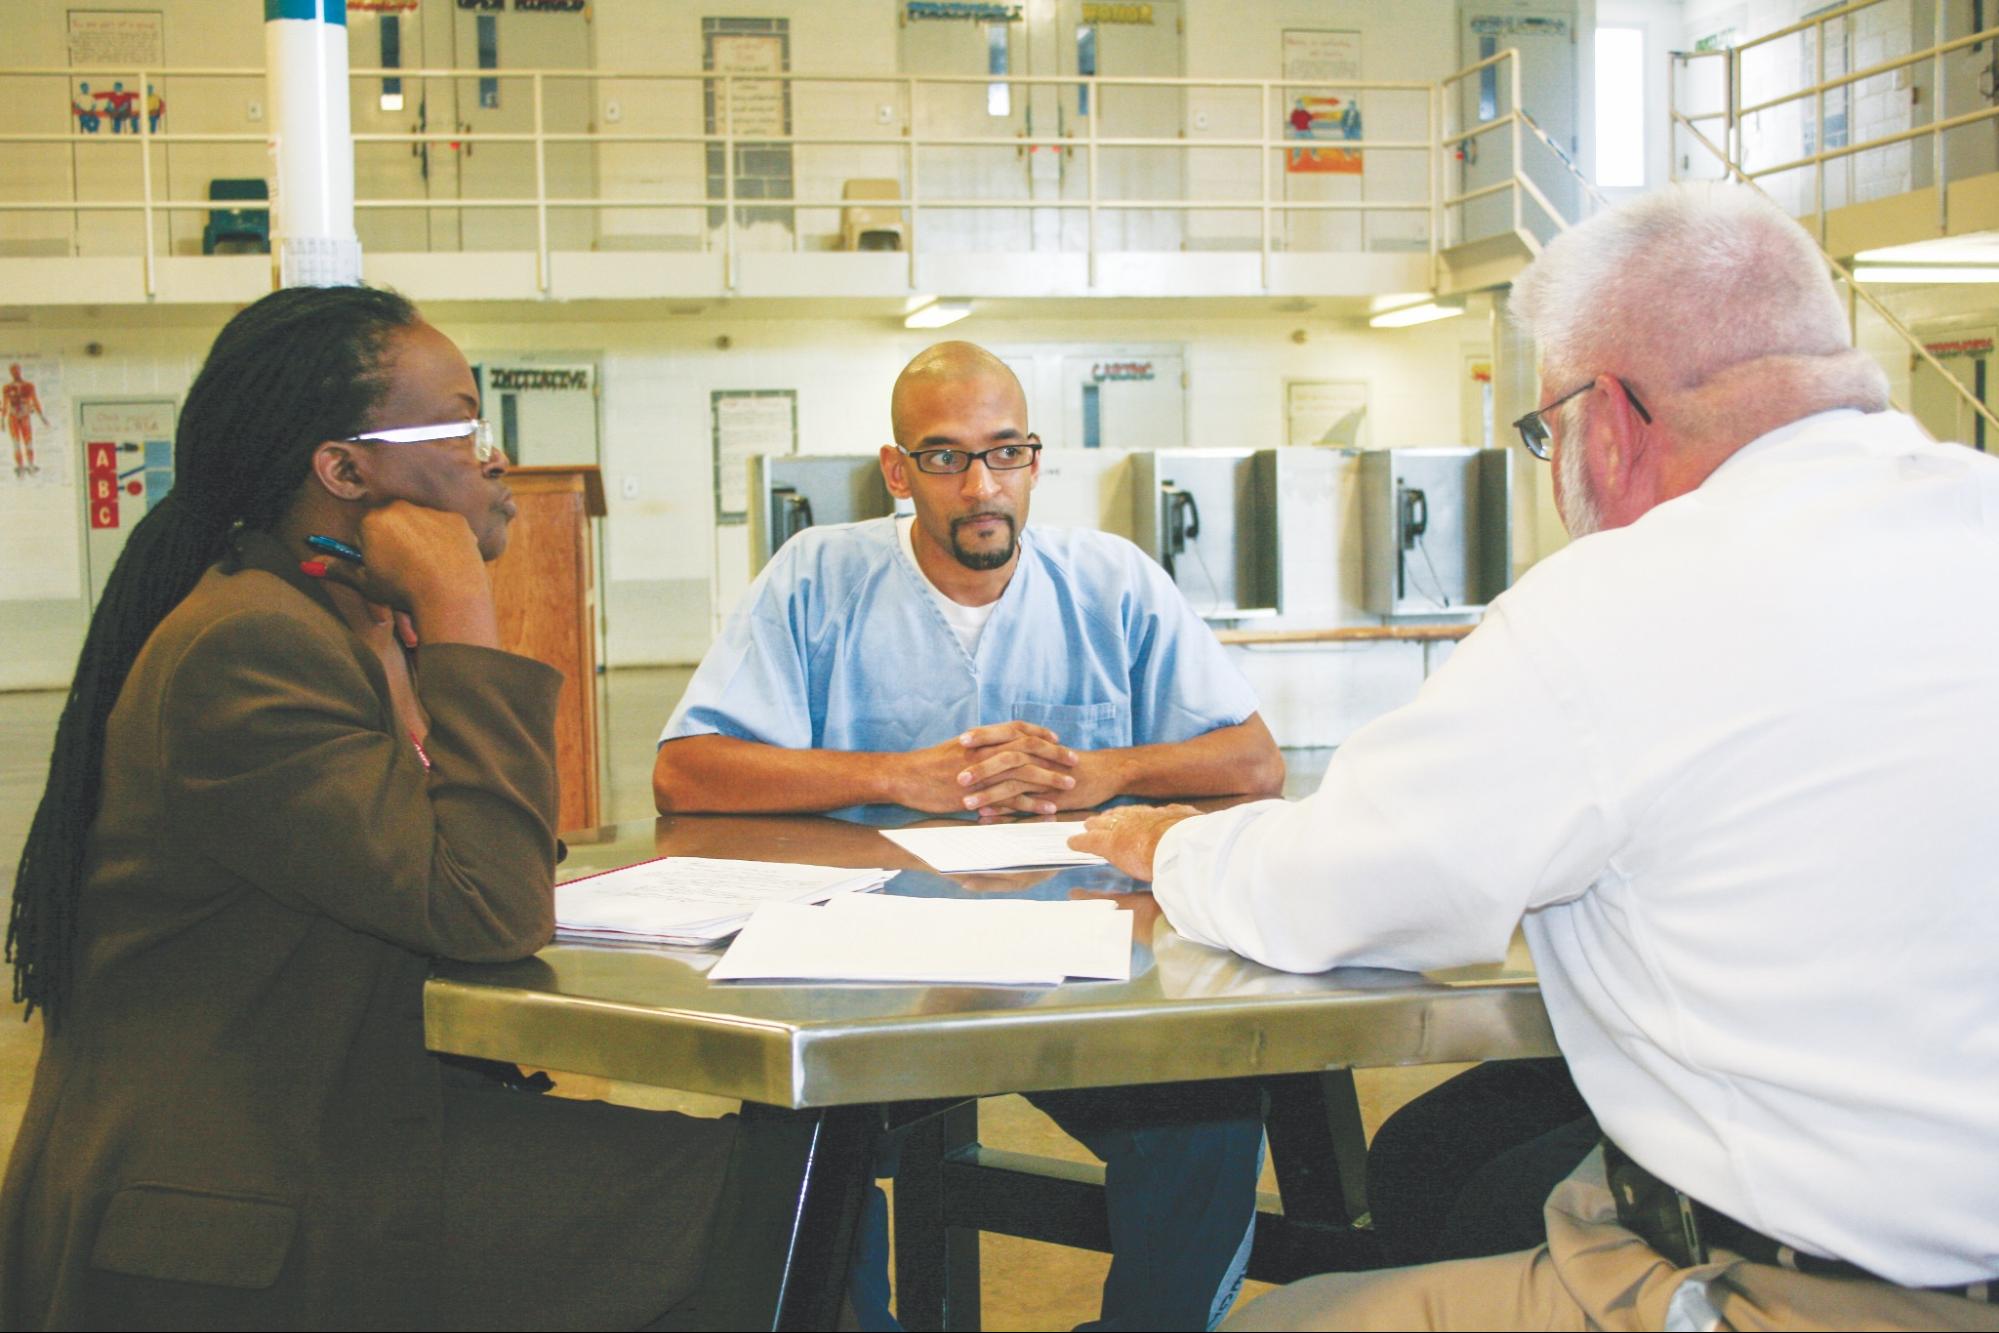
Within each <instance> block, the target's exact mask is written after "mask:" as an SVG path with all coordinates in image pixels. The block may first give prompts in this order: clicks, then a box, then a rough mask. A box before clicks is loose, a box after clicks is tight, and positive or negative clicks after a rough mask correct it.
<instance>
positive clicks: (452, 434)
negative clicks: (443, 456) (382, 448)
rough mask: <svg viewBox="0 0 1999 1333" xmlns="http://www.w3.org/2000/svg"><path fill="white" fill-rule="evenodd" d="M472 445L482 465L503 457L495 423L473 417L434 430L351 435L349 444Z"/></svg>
mask: <svg viewBox="0 0 1999 1333" xmlns="http://www.w3.org/2000/svg"><path fill="white" fill-rule="evenodd" d="M468 436H469V437H470V438H471V441H472V456H473V457H474V458H476V459H478V460H479V461H480V462H481V463H490V462H492V461H493V460H494V459H495V458H498V457H499V456H500V445H499V441H498V440H496V439H494V438H493V423H492V422H490V421H487V420H485V419H484V418H483V417H472V418H468V419H467V420H464V421H443V422H439V423H438V424H437V425H435V426H397V427H396V428H394V429H393V430H371V431H368V432H367V433H366V434H363V435H349V436H348V437H347V439H346V440H345V441H344V443H347V444H430V443H432V442H434V441H437V440H462V439H465V438H467V437H468Z"/></svg>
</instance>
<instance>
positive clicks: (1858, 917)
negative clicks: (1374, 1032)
mask: <svg viewBox="0 0 1999 1333" xmlns="http://www.w3.org/2000/svg"><path fill="white" fill-rule="evenodd" d="M1513 305H1514V312H1515V314H1516V316H1517V317H1518V318H1519V319H1520V320H1521V321H1522V322H1523V324H1524V325H1525V327H1526V328H1527V329H1528V330H1529V331H1530V332H1531V333H1532V334H1533V336H1534V337H1535V339H1536V341H1537V343H1538V345H1539V348H1540V355H1541V383H1542V393H1541V399H1542V402H1543V406H1542V407H1541V408H1540V409H1538V410H1537V411H1535V412H1532V413H1529V414H1528V415H1527V416H1525V417H1523V418H1521V420H1520V422H1519V423H1518V425H1519V427H1520V430H1521V434H1522V436H1523V438H1524V439H1525V440H1526V442H1527V444H1528V446H1529V448H1531V449H1532V450H1533V451H1534V453H1535V454H1536V455H1538V456H1543V457H1547V456H1549V455H1550V454H1552V457H1553V461H1554V463H1555V470H1556V471H1555V475H1556V500H1557V503H1558V504H1559V505H1560V507H1561V512H1562V515H1563V518H1564V520H1565V522H1566V523H1567V524H1568V526H1569V528H1570V530H1571V532H1572V533H1574V534H1575V535H1577V536H1578V537H1581V538H1583V539H1582V540H1579V541H1576V542H1574V543H1572V544H1571V545H1570V546H1569V547H1567V548H1566V549H1564V550H1562V551H1560V552H1558V553H1557V554H1555V555H1553V556H1551V557H1550V558H1549V559H1547V560H1545V561H1543V562H1541V564H1539V565H1538V566H1537V567H1536V568H1535V569H1534V570H1533V571H1531V572H1530V573H1529V574H1528V575H1527V576H1526V577H1525V578H1523V579H1522V580H1521V582H1520V583H1519V585H1518V586H1517V587H1515V588H1514V589H1513V590H1511V591H1510V592H1508V593H1507V594H1506V595H1505V596H1504V597H1502V598H1500V599H1499V600H1498V601H1497V602H1495V604H1494V605H1493V608H1492V610H1491V611H1490V613H1489V614H1488V615H1487V617H1486V620H1485V623H1484V624H1482V625H1481V626H1480V627H1479V629H1478V631H1477V633H1475V634H1473V635H1472V636H1471V637H1470V638H1469V639H1467V640H1466V641H1465V643H1464V644H1463V646H1462V647H1461V648H1460V649H1459V650H1458V652H1457V653H1456V654H1455V655H1454V656H1453V657H1452V659H1451V661H1450V662H1449V663H1448V665H1447V666H1446V667H1445V668H1444V669H1443V670H1442V671H1440V672H1438V673H1437V675H1436V676H1434V677H1433V678H1432V679H1431V680H1430V682H1429V683H1428V684H1427V685H1426V686H1425V688H1424V690H1423V692H1422V694H1421V695H1420V696H1419V697H1418V698H1417V699H1416V700H1415V702H1413V703H1412V704H1410V705H1409V706H1407V707H1405V708H1403V709H1400V710H1398V711H1397V712H1395V713H1392V714H1390V715H1388V716H1386V717H1383V718H1381V719H1379V720H1378V721H1376V722H1375V723H1374V724H1372V725H1371V726H1369V727H1367V728H1365V729H1364V730H1362V731H1361V732H1359V733H1358V734H1356V735H1355V736H1354V737H1353V738H1352V739H1351V740H1350V741H1349V742H1348V743H1347V744H1346V745H1345V746H1343V747H1342V748H1341V750H1340V752H1339V754H1338V755H1336V756H1335V758H1334V760H1333V763H1332V765H1331V766H1330V767H1329V768H1328V770H1327V773H1326V778H1325V781H1324V784H1323V786H1322V787H1321V788H1320V790H1319V791H1318V792H1317V793H1316V794H1315V795H1313V796H1312V797H1310V798H1309V799H1307V800H1305V801H1302V802H1298V803H1296V804H1287V803H1285V802H1281V801H1265V802H1258V803H1255V804H1251V805H1245V806H1238V807H1236V808H1234V809H1232V810H1228V811H1224V812H1221V813H1219V814H1212V815H1204V816H1193V813H1192V812H1191V811H1187V810H1185V809H1183V808H1182V809H1176V808H1172V807H1168V808H1166V809H1144V808H1132V809H1128V810H1123V811H1115V812H1112V813H1111V814H1109V815H1105V816H1099V817H1097V818H1096V819H1093V820H1092V821H1091V824H1090V832H1088V833H1087V834H1085V835H1084V836H1083V837H1082V838H1081V839H1079V840H1078V843H1079V845H1087V846H1090V847H1093V848H1094V849H1096V850H1100V851H1103V852H1105V853H1106V854H1107V855H1109V856H1110V857H1111V858H1112V859H1113V860H1115V861H1116V862H1117V863H1118V864H1119V865H1121V866H1122V867H1124V868H1125V869H1127V870H1129V871H1131V872H1132V873H1134V874H1137V875H1140V876H1142V877H1146V878H1150V879H1152V880H1153V881H1154V889H1155V891H1156V893H1157V894H1158V897H1159V901H1160V903H1161V905H1162V906H1163V907H1164V908H1165V911H1166V914H1167V916H1168V918H1169V919H1170V920H1171V921H1172V923H1173V924H1174V926H1176V927H1177V928H1178V929H1179V930H1180V931H1181V932H1182V933H1183V934H1185V935H1188V936H1190V937H1192V938H1194V939H1196V940H1200V941H1202V942H1204V943H1209V944H1214V945H1219V946H1223V947H1227V948H1231V949H1234V950H1236V951H1237V952H1239V953H1243V954H1246V955H1248V956H1250V957H1252V958H1255V959H1258V960H1259V961H1262V962H1264V963H1267V964H1270V965H1272V966H1275V967H1281V968H1285V969H1289V970H1292V971H1317V970H1320V969H1324V968H1330V967H1338V966H1343V965H1349V964H1356V965H1373V966H1388V967H1402V968H1432V967H1446V966H1451V965H1455V964H1464V963H1473V962H1482V961H1488V960H1493V959H1497V958H1500V957H1501V956H1502V955H1503V954H1504V953H1505V950H1506V947H1507V941H1508V939H1509V937H1510V936H1511V935H1512V933H1513V931H1514V930H1515V928H1516V927H1522V928H1524V930H1525V933H1526V936H1527V940H1528V944H1529V947H1530V948H1531V950H1532V952H1533V955H1534V959H1535V963H1536V966H1537V968H1538V970H1539V972H1540V976H1541V985H1542V991H1543V994H1544V995H1545V996H1546V1000H1547V1005H1548V1012H1549V1015H1550V1017H1551V1019H1552V1020H1553V1023H1554V1028H1555V1034H1556V1036H1557V1038H1558V1040H1559V1041H1560V1043H1561V1046H1562V1049H1563V1051H1564V1053H1565V1054H1566V1055H1567V1056H1568V1059H1569V1063H1570V1066H1571V1068H1572V1070H1573V1072H1574V1074H1575V1078H1576V1082H1577V1084H1578V1086H1579V1087H1580V1088H1581V1090H1582V1092H1583V1095H1584V1097H1585V1099H1586V1100H1587V1101H1588V1103H1589V1105H1590V1107H1591V1109H1592V1110H1593V1111H1594V1112H1595V1113H1596V1116H1597V1118H1598V1120H1599V1121H1600V1123H1601V1125H1602V1128H1603V1132H1604V1135H1605V1140H1604V1144H1603V1147H1602V1148H1601V1150H1600V1151H1598V1152H1596V1153H1592V1154H1591V1155H1590V1156H1589V1157H1588V1158H1587V1159H1586V1160H1585V1161H1584V1162H1583V1164H1582V1166H1581V1167H1580V1168H1578V1170H1577V1171H1576V1172H1575V1173H1574V1174H1573V1175H1572V1176H1570V1178H1569V1179H1568V1180H1566V1181H1565V1182H1563V1183H1562V1185H1561V1186H1560V1187H1559V1188H1557V1189H1556V1191H1555V1192H1554V1194H1553V1195H1552V1196H1551V1197H1550V1198H1549V1200H1548V1204H1547V1207H1546V1209H1545V1216H1546V1221H1547V1229H1548V1231H1547V1235H1548V1239H1547V1243H1546V1244H1545V1245H1544V1246H1542V1247H1541V1248H1539V1249H1536V1250H1531V1251H1526V1252H1523V1253H1519V1254H1512V1255H1503V1256H1499V1257H1496V1258H1487V1259H1470V1260H1463V1261H1460V1262H1456V1263H1448V1264H1437V1265H1431V1266H1428V1267H1421V1268H1409V1269H1396V1270H1389V1271H1385V1272H1380V1273H1373V1274H1349V1275H1339V1276H1328V1277H1322V1278H1314V1279H1310V1280H1308V1281H1306V1282H1302V1283H1298V1284H1295V1285H1294V1286H1292V1287H1289V1288H1285V1289H1283V1290H1282V1291H1279V1292H1276V1293H1273V1294H1271V1295H1269V1296H1267V1297H1265V1298H1263V1299H1262V1300H1261V1301H1259V1302H1257V1303H1256V1304H1254V1305H1252V1306H1250V1307H1248V1308H1247V1310H1246V1311H1245V1312H1243V1313H1240V1314H1238V1316H1237V1320H1238V1321H1240V1324H1241V1326H1242V1327H1257V1328H1289V1327H1336V1328H1337V1327H1346V1328H1377V1327H1379V1328H1409V1327H1465V1328H1499V1327H1535V1328H1570V1327H1602V1328H1639V1327H1650V1328H1659V1327H1683V1328H1694V1327H1714V1326H1732V1327H1737V1328H1750V1327H1802V1326H1829V1325H1830V1326H1868V1327H1888V1326H1898V1327H1959V1328H1963V1327H1995V1326H1999V1308H1995V1307H1994V1306H1993V1305H1991V1304H1990V1303H1989V1297H1990V1294H1991V1288H1990V1286H1988V1283H1989V1282H1990V1281H1991V1280H1992V1279H1995V1278H1999V1205H1995V1200H1999V968H1995V966H1994V963H1993V949H1992V941H1993V940H1994V939H1995V938H1999V891H1995V890H1999V816H1995V813H1994V810H1993V795H1992V793H1993V792H1994V791H1995V790H1999V665H1996V664H1999V462H1996V461H1994V460H1992V459H1989V458H1986V457H1983V456H1981V455H1980V454H1978V453H1975V452H1973V451H1972V450H1969V449H1966V448H1963V447H1961V446H1957V445H1948V444H1938V443H1935V442H1933V441H1932V440H1930V439H1929V438H1928V437H1927V436H1926V435H1925V434H1924V433H1923V432H1922V430H1921V429H1920V428H1919V427H1917V425H1916V424H1915V423H1914V422H1913V421H1911V420H1909V419H1908V418H1907V417H1904V416H1901V415H1899V414H1896V413H1892V412H1889V411H1887V410H1886V392H1885V383H1884V380H1883V377H1882V375H1881V372H1880V371H1879V370H1878V369H1877V368H1876V367H1875V366H1873V365H1872V364H1871V363H1870V362H1869V361H1868V360H1867V359H1866V358H1864V357H1862V356H1861V355H1859V354H1857V353H1856V352H1855V351H1854V350H1853V349H1852V347H1851V345H1850V342H1849V339H1848V335H1847V330H1846V324H1845V320H1844V318H1843V316H1842V312H1841V309H1840V303H1839V301H1838V299H1837V297H1836V295H1835V293H1834V291H1833V289H1832V285H1831V282H1830V281H1829V278H1828V275H1827V272H1826V269H1825V267H1824V263H1823V261H1822V259H1821V258H1820V257H1819V255H1818V254H1817V253H1816V252H1815V250H1814V248H1813V247H1812V246H1811V244H1810V243H1809V241H1808V240H1807V239H1806V237H1805V235H1804V233H1803V232H1802V230H1800V229H1799V227H1798V226H1797V225H1796V224H1795V223H1794V222H1793V221H1792V220H1791V219H1790V218H1788V217H1786V216H1784V215H1783V214H1781V213H1780V212H1778V211H1777V210H1776V209H1774V208H1773V207H1771V206H1770V205H1769V204H1767V203H1766V202H1764V201H1763V200H1762V199H1761V198H1760V197H1758V196H1756V195H1754V194H1753V193H1751V192H1749V191H1748V190H1745V189H1740V188H1736V187H1726V186H1722V187H1711V188H1694V187H1685V188H1680V189H1676V190H1673V191H1670V192H1665V193H1661V194H1658V195H1654V196H1651V197H1648V198H1646V199H1643V200H1641V201H1639V202H1637V203H1635V204H1633V205H1631V206H1629V207H1626V208H1623V209H1619V210H1616V211H1613V212H1610V213H1607V214H1604V215H1601V216H1599V217H1597V218H1594V219H1592V220H1591V221H1590V222H1588V223H1585V224H1584V225H1582V226H1580V227H1578V228H1576V229H1575V230H1573V231H1571V232H1569V233H1567V234H1565V235H1564V236H1562V237H1560V238H1559V239H1557V240H1556V241H1555V242H1554V244H1552V245H1551V246H1550V247H1549V248H1548V250H1547V252H1546V254H1545V255H1544V256H1543V257H1542V258H1541V259H1540V260H1539V261H1537V262H1536V263H1535V264H1534V265H1533V266H1532V267H1531V268H1529V269H1528V270H1527V272H1525V273H1524V274H1523V275H1522V276H1521V278H1520V280H1519V282H1518V283H1517V284H1516V288H1515V292H1514V302H1513ZM1590 533H1595V534H1596V535H1586V534H1590Z"/></svg>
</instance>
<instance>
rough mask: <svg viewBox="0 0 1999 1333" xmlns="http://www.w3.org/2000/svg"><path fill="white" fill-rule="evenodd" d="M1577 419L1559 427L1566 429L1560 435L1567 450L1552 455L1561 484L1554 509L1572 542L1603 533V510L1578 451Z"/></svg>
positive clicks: (1586, 461)
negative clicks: (1577, 538)
mask: <svg viewBox="0 0 1999 1333" xmlns="http://www.w3.org/2000/svg"><path fill="white" fill-rule="evenodd" d="M1581 415H1582V414H1581V413H1577V414H1576V417H1575V418H1572V419H1570V420H1568V421H1565V422H1563V423H1562V424H1563V425H1564V426H1565V427H1569V428H1570V429H1565V430H1564V431H1563V432H1562V434H1563V435H1564V436H1566V437H1567V441H1566V442H1565V443H1567V447H1565V448H1562V449H1559V450H1557V451H1556V453H1555V470H1556V472H1557V474H1558V475H1559V476H1560V478H1561V483H1562V484H1561V489H1560V491H1559V495H1560V499H1559V500H1558V501H1557V502H1556V504H1555V508H1556V510H1557V511H1559V512H1560V514H1561V516H1562V526H1563V527H1565V528H1567V529H1568V530H1569V536H1570V537H1572V538H1573V537H1587V536H1589V535H1590V534H1591V533H1592V532H1601V531H1603V506H1602V505H1601V504H1600V503H1598V501H1597V497H1596V488H1595V487H1594V486H1592V485H1591V484H1590V477H1589V458H1588V454H1587V452H1586V451H1585V450H1584V449H1583V448H1582V431H1583V423H1582V421H1581V420H1580V419H1578V418H1580V417H1581Z"/></svg>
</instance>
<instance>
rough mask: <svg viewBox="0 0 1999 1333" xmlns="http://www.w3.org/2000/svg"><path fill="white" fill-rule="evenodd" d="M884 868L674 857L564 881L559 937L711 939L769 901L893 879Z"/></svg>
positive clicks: (817, 896) (558, 904) (559, 894)
mask: <svg viewBox="0 0 1999 1333" xmlns="http://www.w3.org/2000/svg"><path fill="white" fill-rule="evenodd" d="M895 873H896V872H895V871H893V870H883V869H881V868H879V867H867V868H862V869H854V868H852V867H848V866H814V865H794V864H791V863H789V862H783V861H725V860H717V859H714V858H711V857H705V856H668V857H662V858H661V859H659V860H657V861H643V862H640V863H639V864H638V865H633V866H625V867H624V868H623V869H620V870H610V871H606V872H604V873H603V874H601V875H590V876H587V877H585V878H583V879H576V880H571V881H570V882H569V883H567V884H558V885H556V888H555V934H556V937H557V938H558V939H568V940H589V941H598V942H603V943H612V944H712V943H714V942H716V941H717V940H722V939H726V938H727V937H728V936H730V935H732V934H734V933H735V932H736V931H737V930H738V929H740V928H741V927H742V924H743V922H744V921H746V920H748V919H749V916H750V913H751V912H752V911H753V910H755V909H756V908H757V907H759V906H762V905H763V904H766V903H822V902H825V901H826V900H827V899H829V898H833V897H837V896H839V895H842V894H850V893H860V892H864V891H866V890H869V889H875V888H879V887H881V886H882V885H883V884H886V883H887V882H888V881H889V880H890V879H892V878H894V876H895Z"/></svg>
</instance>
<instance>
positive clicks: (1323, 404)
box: [1284, 380, 1367, 449]
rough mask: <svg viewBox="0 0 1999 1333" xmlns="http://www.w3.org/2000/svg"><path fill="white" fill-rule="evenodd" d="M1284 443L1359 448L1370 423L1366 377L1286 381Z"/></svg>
mask: <svg viewBox="0 0 1999 1333" xmlns="http://www.w3.org/2000/svg"><path fill="white" fill-rule="evenodd" d="M1284 421H1285V432H1284V443H1286V444H1319V445H1327V446H1330V447H1332V448H1339V449H1358V448H1359V447H1360V436H1361V429H1362V428H1363V427H1365V426H1366V425H1367V382H1366V381H1365V380H1286V381H1285V382H1284Z"/></svg>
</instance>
